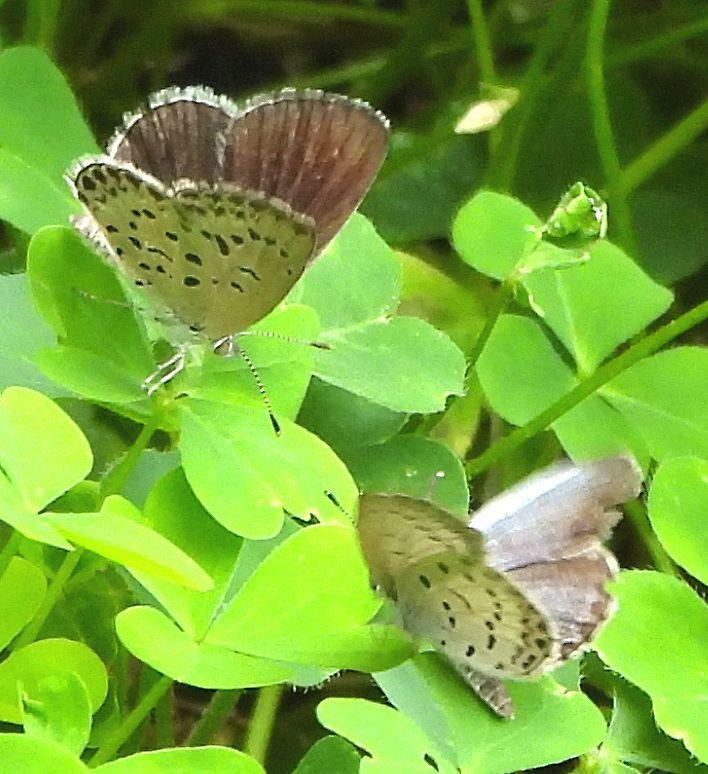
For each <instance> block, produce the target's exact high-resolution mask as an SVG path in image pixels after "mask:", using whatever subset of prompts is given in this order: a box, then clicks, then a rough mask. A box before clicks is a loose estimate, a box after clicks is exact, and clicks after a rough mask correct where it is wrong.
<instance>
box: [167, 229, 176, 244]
mask: <svg viewBox="0 0 708 774" xmlns="http://www.w3.org/2000/svg"><path fill="white" fill-rule="evenodd" d="M165 236H166V237H167V238H168V239H171V240H172V241H173V242H176V241H177V240H178V239H179V237H178V236H177V234H175V232H174V231H165Z"/></svg>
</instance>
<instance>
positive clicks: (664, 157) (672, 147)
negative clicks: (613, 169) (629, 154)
mask: <svg viewBox="0 0 708 774" xmlns="http://www.w3.org/2000/svg"><path fill="white" fill-rule="evenodd" d="M707 127H708V99H706V100H705V101H704V102H702V103H701V104H700V105H699V106H698V107H697V108H696V109H695V110H693V111H691V112H690V113H689V114H688V115H687V116H686V117H685V118H683V119H682V120H681V121H679V122H678V123H677V124H676V125H675V126H673V127H672V128H671V129H669V131H668V132H666V133H665V134H664V135H662V136H661V137H660V138H659V139H658V140H656V142H654V143H653V144H652V145H650V146H649V147H648V148H647V149H646V150H645V151H644V153H642V154H641V155H640V156H639V157H638V158H636V159H635V160H634V161H633V162H632V163H631V164H629V165H628V166H627V167H625V169H624V171H623V172H622V173H621V174H620V177H619V179H618V180H617V181H616V183H615V185H616V186H617V188H616V190H613V191H612V192H611V193H612V194H613V195H617V194H618V193H619V195H620V196H627V195H628V194H630V193H631V192H632V191H633V190H634V189H635V188H638V187H639V186H640V185H641V184H642V183H644V181H645V180H647V179H648V178H649V177H651V175H653V174H654V172H656V170H657V169H659V168H660V167H662V166H663V165H664V164H666V163H667V162H669V161H671V159H672V158H673V157H674V156H675V155H676V154H677V153H680V152H681V151H682V150H683V149H684V148H685V147H686V146H687V145H690V144H691V143H692V142H693V141H694V140H695V139H696V138H697V137H699V136H700V135H701V134H702V133H703V131H704V130H705V129H706V128H707Z"/></svg>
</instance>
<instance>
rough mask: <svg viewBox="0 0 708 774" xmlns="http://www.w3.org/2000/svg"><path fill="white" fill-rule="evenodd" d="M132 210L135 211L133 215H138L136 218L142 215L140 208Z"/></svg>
mask: <svg viewBox="0 0 708 774" xmlns="http://www.w3.org/2000/svg"><path fill="white" fill-rule="evenodd" d="M131 212H132V213H133V215H135V217H136V218H139V217H140V215H141V214H142V213H141V212H140V210H131Z"/></svg>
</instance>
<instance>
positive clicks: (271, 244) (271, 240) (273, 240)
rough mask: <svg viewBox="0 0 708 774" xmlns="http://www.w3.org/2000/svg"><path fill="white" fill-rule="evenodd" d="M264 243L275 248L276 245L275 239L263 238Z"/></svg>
mask: <svg viewBox="0 0 708 774" xmlns="http://www.w3.org/2000/svg"><path fill="white" fill-rule="evenodd" d="M263 241H264V242H265V243H266V244H267V245H268V247H273V245H274V244H275V239H274V238H273V237H263Z"/></svg>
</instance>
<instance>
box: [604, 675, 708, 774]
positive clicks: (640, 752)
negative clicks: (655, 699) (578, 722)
mask: <svg viewBox="0 0 708 774" xmlns="http://www.w3.org/2000/svg"><path fill="white" fill-rule="evenodd" d="M602 752H603V754H604V755H609V756H611V757H613V758H615V759H617V760H620V761H624V762H626V763H632V764H636V765H639V766H645V767H649V768H650V769H658V770H659V771H667V772H674V773H675V774H705V771H706V767H705V766H700V765H699V764H698V763H697V762H696V760H695V759H694V758H691V757H690V756H689V754H688V752H687V751H686V748H685V747H684V746H683V745H682V744H681V743H680V742H677V741H676V740H675V739H671V738H669V737H668V736H666V735H664V734H662V733H661V731H659V729H658V728H657V727H656V723H655V721H654V717H653V716H652V711H651V701H650V699H649V697H648V696H647V695H646V694H644V693H642V691H640V690H639V689H638V688H635V687H634V686H633V685H630V684H629V683H627V682H625V681H624V680H622V679H621V678H619V677H615V680H614V709H613V712H612V720H611V722H610V728H609V730H608V733H607V738H606V739H605V741H604V743H603V745H602Z"/></svg>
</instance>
